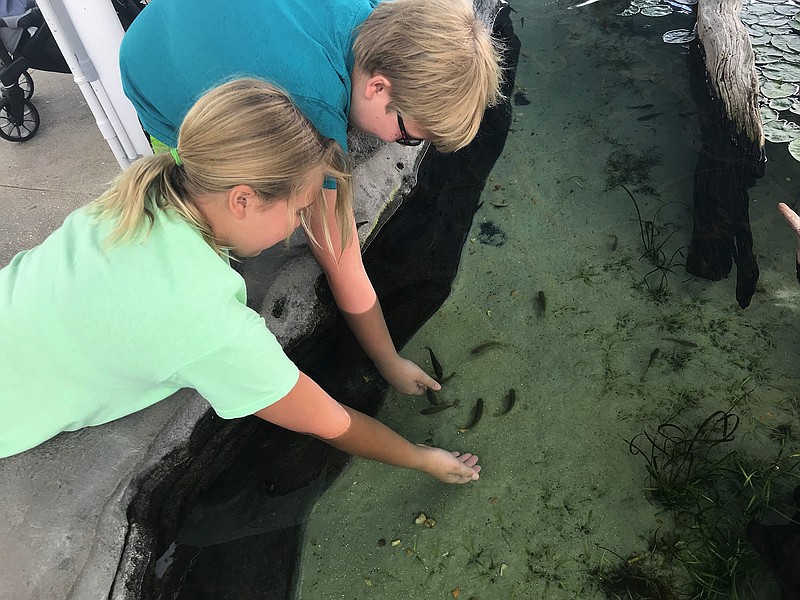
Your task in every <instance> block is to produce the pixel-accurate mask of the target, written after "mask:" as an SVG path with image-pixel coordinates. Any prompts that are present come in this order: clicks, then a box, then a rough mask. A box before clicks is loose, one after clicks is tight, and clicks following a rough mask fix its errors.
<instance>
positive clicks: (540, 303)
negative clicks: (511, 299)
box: [536, 291, 547, 317]
mask: <svg viewBox="0 0 800 600" xmlns="http://www.w3.org/2000/svg"><path fill="white" fill-rule="evenodd" d="M536 306H537V307H538V308H539V315H540V316H542V317H543V316H544V311H545V310H547V298H546V297H545V295H544V292H542V291H540V292H539V293H538V294H536Z"/></svg>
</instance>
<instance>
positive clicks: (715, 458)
mask: <svg viewBox="0 0 800 600" xmlns="http://www.w3.org/2000/svg"><path fill="white" fill-rule="evenodd" d="M732 410H733V407H732V408H731V409H728V410H725V411H722V410H720V411H715V412H714V413H712V414H711V415H709V416H708V417H706V418H705V419H704V420H703V421H701V422H700V423H699V425H697V426H696V427H695V428H691V427H687V426H684V425H680V424H677V423H675V422H673V421H667V422H665V423H662V424H661V425H659V426H658V427H657V428H656V430H655V431H654V432H650V431H647V430H645V431H644V432H643V433H641V434H639V435H637V436H636V437H634V438H633V439H632V440H631V441H630V442H629V448H630V451H631V453H632V454H634V455H640V456H642V457H643V458H644V459H645V463H646V469H647V472H648V476H647V480H646V483H645V489H646V493H647V496H648V498H649V499H650V500H651V501H652V502H655V503H658V504H659V505H661V506H663V507H665V508H667V509H668V510H669V511H670V513H671V515H672V517H673V519H674V521H675V532H674V533H673V534H671V535H672V537H671V540H675V539H676V538H677V539H680V543H677V542H674V541H670V543H666V544H659V543H658V541H657V540H658V533H657V531H658V530H657V531H656V533H655V534H654V536H653V538H654V542H653V543H651V544H650V546H649V550H650V552H651V554H655V553H657V554H659V555H661V556H662V557H663V558H664V559H665V562H664V564H665V565H667V566H670V568H673V569H674V568H677V569H679V571H680V577H681V578H683V579H685V581H686V584H687V585H688V588H687V589H686V590H685V591H684V592H681V593H680V594H679V595H678V596H676V598H678V597H679V598H687V599H690V600H723V599H733V600H736V599H739V598H747V597H751V596H750V595H748V593H749V592H750V591H751V590H753V589H755V586H756V585H757V584H758V585H761V586H763V585H764V582H762V581H760V580H759V578H763V576H764V573H763V571H762V570H760V569H761V567H760V566H759V563H758V561H757V559H756V554H755V551H754V550H753V548H752V547H751V545H750V544H749V542H748V541H747V539H746V535H745V531H746V528H747V524H748V522H750V521H751V520H753V519H760V518H762V517H763V516H765V515H768V514H775V515H779V516H781V517H782V518H784V519H790V517H788V516H786V513H787V512H791V511H789V510H785V509H784V508H783V507H782V506H780V505H779V504H777V503H776V501H775V492H776V490H779V491H780V496H779V498H782V497H783V496H786V497H787V498H788V497H789V496H790V494H788V490H789V489H791V488H793V487H794V486H795V485H797V483H798V481H800V453H792V454H787V453H786V448H787V446H786V444H785V443H784V442H783V441H782V440H779V441H778V443H779V450H778V452H777V454H776V455H774V456H770V457H768V458H767V459H762V460H754V459H751V458H749V457H747V456H744V455H743V454H742V453H741V451H740V450H739V449H738V448H734V449H729V448H730V445H729V444H731V443H732V442H733V441H734V439H735V434H736V432H737V429H738V427H739V423H740V420H739V417H738V416H737V415H736V414H734V413H733V412H732ZM663 539H665V538H664V537H663V536H662V540H663ZM667 559H668V560H667ZM645 597H646V596H645Z"/></svg>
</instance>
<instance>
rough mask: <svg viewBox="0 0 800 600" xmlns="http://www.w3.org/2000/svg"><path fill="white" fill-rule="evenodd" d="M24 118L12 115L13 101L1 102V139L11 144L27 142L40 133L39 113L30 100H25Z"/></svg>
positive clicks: (5, 99) (3, 100)
mask: <svg viewBox="0 0 800 600" xmlns="http://www.w3.org/2000/svg"><path fill="white" fill-rule="evenodd" d="M24 106H25V108H24V111H23V115H22V118H21V119H20V118H18V119H14V118H13V117H12V115H11V100H10V99H9V98H3V99H2V100H0V138H3V139H4V140H8V141H9V142H27V141H28V140H29V139H31V138H32V137H33V136H35V135H36V132H37V131H39V111H38V110H36V107H35V106H34V105H33V103H32V102H31V101H30V100H25V104H24Z"/></svg>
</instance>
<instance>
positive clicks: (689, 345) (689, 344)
mask: <svg viewBox="0 0 800 600" xmlns="http://www.w3.org/2000/svg"><path fill="white" fill-rule="evenodd" d="M664 339H665V340H667V341H669V342H675V343H676V344H680V345H681V346H686V347H687V348H697V344H695V343H694V342H690V341H689V340H680V339H678V338H673V337H668V338H664Z"/></svg>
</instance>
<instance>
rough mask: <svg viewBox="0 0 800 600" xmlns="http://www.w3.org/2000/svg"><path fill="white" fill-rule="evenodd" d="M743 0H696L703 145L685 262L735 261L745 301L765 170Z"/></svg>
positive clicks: (725, 266) (724, 264)
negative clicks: (755, 201)
mask: <svg viewBox="0 0 800 600" xmlns="http://www.w3.org/2000/svg"><path fill="white" fill-rule="evenodd" d="M741 8H742V2H741V0H698V4H697V40H696V41H695V42H693V43H692V45H691V47H690V65H691V67H690V70H691V78H692V93H693V95H694V97H695V100H696V102H697V104H698V107H699V120H700V134H701V141H702V147H701V149H700V152H699V158H698V162H697V167H696V169H695V174H694V231H693V232H692V241H691V245H690V246H689V255H688V258H687V260H686V270H687V271H688V272H689V273H691V274H692V275H696V276H698V277H703V278H705V279H712V280H719V279H721V278H723V277H727V276H728V274H729V273H730V271H731V267H732V262H733V261H735V262H736V300H737V301H738V303H739V306H741V307H742V308H746V307H747V306H748V305H749V304H750V299H751V298H752V296H753V293H754V292H755V287H756V282H757V281H758V264H757V263H756V258H755V255H754V254H753V235H752V233H751V231H750V217H749V211H748V204H749V201H750V199H749V196H748V193H747V190H748V188H750V187H752V186H753V184H754V183H755V180H756V179H757V178H759V177H762V176H763V175H764V163H765V162H766V158H765V155H764V132H763V128H762V125H761V116H760V114H759V110H758V77H757V75H756V70H755V57H754V54H753V47H752V45H751V44H750V37H749V35H748V34H747V31H746V30H745V28H744V26H743V25H742V22H741V20H740V19H739V12H740V10H741Z"/></svg>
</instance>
